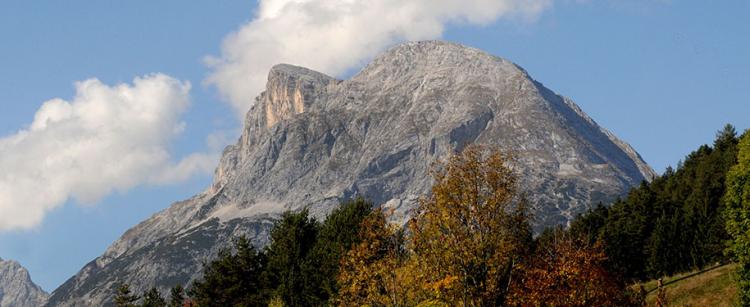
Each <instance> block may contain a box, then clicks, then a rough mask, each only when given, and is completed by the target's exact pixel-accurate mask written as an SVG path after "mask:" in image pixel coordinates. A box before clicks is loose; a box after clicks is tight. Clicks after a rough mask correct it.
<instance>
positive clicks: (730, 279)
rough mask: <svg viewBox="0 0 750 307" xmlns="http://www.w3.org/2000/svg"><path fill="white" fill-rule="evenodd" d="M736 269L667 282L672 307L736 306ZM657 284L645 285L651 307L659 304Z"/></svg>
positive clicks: (682, 276)
mask: <svg viewBox="0 0 750 307" xmlns="http://www.w3.org/2000/svg"><path fill="white" fill-rule="evenodd" d="M736 267H737V265H736V264H727V265H721V266H716V267H712V268H709V269H706V270H703V271H699V272H692V273H685V274H679V275H675V276H671V277H668V278H665V279H664V286H665V287H666V289H667V298H668V300H669V303H670V306H734V305H735V298H736V296H737V287H736V286H735V284H734V270H735V269H736ZM656 284H657V282H656V280H652V281H649V282H647V283H644V284H643V286H644V288H645V289H646V291H648V296H647V297H646V301H647V302H648V305H649V306H654V302H655V300H656V295H657V293H658V291H657V290H656Z"/></svg>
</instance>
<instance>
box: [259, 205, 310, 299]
mask: <svg viewBox="0 0 750 307" xmlns="http://www.w3.org/2000/svg"><path fill="white" fill-rule="evenodd" d="M319 230H320V224H319V223H318V222H317V221H316V220H315V219H314V218H312V217H310V216H309V212H308V210H307V209H303V210H302V211H300V212H286V213H284V214H283V215H282V217H281V220H279V221H278V222H276V224H275V225H274V228H273V230H272V231H271V244H270V245H268V247H267V248H266V255H267V257H268V273H269V276H270V278H271V282H272V284H273V285H274V286H275V290H274V294H275V295H276V296H278V297H279V298H281V299H282V300H283V301H284V303H285V304H286V305H288V306H311V305H318V304H321V303H322V302H320V301H319V298H318V296H317V295H316V292H317V288H318V286H319V285H318V281H317V280H315V278H314V276H315V275H316V274H315V270H317V268H316V267H315V265H314V263H313V262H312V261H311V259H310V257H309V255H310V254H311V252H312V250H313V247H314V246H315V242H316V240H317V236H318V232H319Z"/></svg>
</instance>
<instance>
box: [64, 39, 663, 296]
mask: <svg viewBox="0 0 750 307" xmlns="http://www.w3.org/2000/svg"><path fill="white" fill-rule="evenodd" d="M471 143H486V144H494V145H497V146H499V147H501V148H504V149H506V150H511V151H513V152H515V154H516V156H517V157H518V164H517V170H518V172H519V174H520V175H521V177H522V186H523V187H525V188H526V190H527V192H528V194H529V196H530V200H531V201H532V203H533V204H534V205H535V210H536V212H535V216H536V217H537V220H536V222H535V223H536V227H537V229H541V228H542V227H543V226H549V225H555V224H565V223H567V222H568V221H570V220H571V219H572V218H573V217H574V216H575V215H576V214H578V213H581V212H583V211H584V210H586V209H588V208H589V207H590V206H591V205H592V204H595V203H597V202H599V201H603V202H608V201H610V200H612V199H613V198H615V197H618V196H621V195H623V194H624V193H626V192H627V190H628V189H629V188H630V187H632V186H634V185H637V184H639V183H640V182H641V181H642V180H649V179H650V178H652V176H654V173H653V171H652V170H651V168H649V167H648V165H646V163H645V162H644V161H643V160H642V159H641V158H640V157H639V156H638V154H637V153H636V152H635V150H633V149H632V148H631V147H630V146H629V145H627V144H626V143H625V142H623V141H621V140H619V139H617V138H616V137H615V136H614V135H613V134H612V133H610V132H608V131H607V130H605V129H604V128H602V127H600V126H599V125H597V123H596V122H594V121H593V120H592V119H591V118H589V117H588V116H587V115H586V114H585V113H584V112H583V111H582V110H581V109H580V108H579V107H578V106H576V105H575V103H574V102H573V101H572V100H570V99H568V98H565V97H562V96H560V95H558V94H556V93H554V92H552V91H551V90H549V89H547V88H545V87H544V86H543V85H542V84H541V83H539V82H537V81H535V80H533V79H532V78H531V77H530V76H529V75H528V73H527V72H526V71H524V70H523V69H521V68H520V67H518V66H517V65H515V64H513V63H511V62H509V61H507V60H504V59H502V58H498V57H495V56H492V55H489V54H487V53H485V52H482V51H480V50H477V49H473V48H468V47H464V46H461V45H457V44H452V43H446V42H436V41H430V42H416V43H406V44H403V45H400V46H397V47H395V48H393V49H391V50H389V51H388V52H386V53H384V54H382V55H380V56H379V57H377V58H376V59H375V60H374V61H373V62H372V63H370V64H369V65H367V66H366V67H365V68H364V69H363V70H362V71H361V72H359V73H358V74H357V75H355V76H354V77H352V78H351V79H349V80H345V81H342V80H336V79H334V78H331V77H328V76H325V75H323V74H320V73H318V72H314V71H311V70H308V69H305V68H300V67H295V66H290V65H278V66H275V67H274V68H273V69H272V70H271V72H270V73H269V80H268V85H267V88H266V91H265V92H264V93H262V94H261V95H260V96H259V97H258V98H257V99H256V103H255V105H254V106H253V107H252V109H251V110H250V111H249V112H248V114H247V117H246V121H245V128H244V130H243V133H242V136H241V137H240V139H239V141H238V142H237V144H235V145H231V146H229V147H227V149H226V150H225V151H224V155H223V157H222V159H221V162H220V165H219V166H218V168H217V170H216V176H215V179H214V182H213V184H212V185H211V186H210V187H209V188H208V189H207V190H206V191H204V192H203V193H201V194H199V195H197V196H195V197H194V198H192V199H189V200H186V201H183V202H179V203H176V204H174V205H172V206H171V207H170V208H168V209H166V210H164V211H162V212H160V213H157V214H156V215H154V216H153V217H151V218H150V219H148V220H146V221H144V222H142V223H140V224H139V225H137V226H136V227H134V228H132V229H131V230H129V231H128V232H126V233H125V234H124V235H123V236H122V237H121V238H120V239H119V240H118V241H117V242H115V243H114V244H113V245H112V246H111V247H110V248H109V249H108V250H107V251H106V252H105V253H104V254H103V255H102V256H101V257H99V258H97V259H96V260H94V261H92V262H91V263H89V264H88V265H86V266H85V267H84V268H83V269H82V270H81V271H80V272H79V273H78V274H77V275H76V276H74V277H73V278H71V279H70V280H68V281H67V282H66V283H65V284H63V285H62V286H61V287H60V288H59V289H57V290H55V291H54V293H53V294H52V297H51V298H50V305H53V306H58V305H59V306H86V305H89V306H94V305H96V306H98V305H101V304H103V303H104V304H106V303H109V299H110V298H111V296H112V294H113V293H114V289H115V287H116V286H117V285H118V284H119V283H121V282H128V283H129V284H131V285H132V286H133V287H134V288H135V289H136V290H138V291H141V290H144V289H147V288H149V287H152V286H157V287H160V288H162V289H163V290H165V291H166V288H167V287H169V286H172V285H174V284H176V283H183V284H184V283H187V282H189V281H190V280H192V279H194V278H195V277H197V276H199V274H200V269H201V266H200V263H201V261H203V260H206V259H209V258H210V257H212V256H213V255H215V253H216V252H217V250H218V249H219V248H221V247H223V246H226V245H227V244H229V242H230V238H232V237H233V236H235V235H238V234H247V235H249V236H250V237H251V238H252V239H253V240H254V242H255V244H257V245H263V244H265V242H266V240H267V235H268V230H269V229H270V227H271V225H272V223H273V219H274V218H275V217H277V216H278V215H279V214H280V213H281V212H283V211H285V210H295V209H299V208H302V207H303V206H307V207H309V208H310V210H311V212H312V213H313V214H315V215H316V216H319V217H323V216H324V215H325V214H326V213H327V212H329V211H330V210H331V209H332V208H334V207H335V206H336V205H337V204H338V203H339V202H340V201H341V200H343V199H347V198H352V197H355V196H358V195H359V196H364V197H366V198H368V199H370V200H372V201H373V202H375V203H376V204H379V205H383V206H388V207H392V208H393V209H394V210H395V212H396V215H397V217H401V218H405V217H407V216H408V214H409V211H410V209H411V208H413V207H414V205H415V202H416V200H417V198H418V197H419V196H420V195H422V194H424V193H426V192H428V190H429V188H430V186H431V185H432V181H431V178H430V176H429V175H428V173H429V169H430V165H431V163H432V162H433V161H435V160H436V159H440V158H445V157H447V156H448V155H449V154H450V153H452V152H454V151H456V150H460V149H461V148H463V147H464V146H466V145H467V144H471Z"/></svg>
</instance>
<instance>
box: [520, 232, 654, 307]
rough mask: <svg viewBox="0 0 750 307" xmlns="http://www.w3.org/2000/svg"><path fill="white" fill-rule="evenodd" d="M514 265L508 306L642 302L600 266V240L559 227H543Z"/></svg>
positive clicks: (597, 304) (603, 255)
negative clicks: (580, 236) (576, 235)
mask: <svg viewBox="0 0 750 307" xmlns="http://www.w3.org/2000/svg"><path fill="white" fill-rule="evenodd" d="M536 245H537V246H536V249H535V250H534V251H533V252H532V253H531V254H530V255H529V258H527V261H525V262H524V263H523V264H522V265H520V266H519V268H518V274H517V276H518V278H517V279H516V280H515V282H514V283H513V284H512V285H511V291H510V294H509V296H508V300H507V303H508V304H507V305H510V306H643V302H642V301H641V298H639V297H637V296H636V295H635V293H632V294H631V293H629V291H628V289H627V288H626V286H625V284H624V283H621V282H619V281H618V280H617V279H615V278H614V276H612V275H611V274H610V273H609V272H607V271H606V270H605V269H604V261H605V260H606V259H607V256H606V255H605V254H604V250H603V248H602V245H601V244H600V243H596V244H589V243H588V242H587V241H585V240H581V239H578V238H574V237H573V236H572V235H571V234H569V233H567V232H565V231H563V230H562V229H555V230H551V231H547V232H545V233H544V234H542V236H541V237H540V238H538V239H537V241H536Z"/></svg>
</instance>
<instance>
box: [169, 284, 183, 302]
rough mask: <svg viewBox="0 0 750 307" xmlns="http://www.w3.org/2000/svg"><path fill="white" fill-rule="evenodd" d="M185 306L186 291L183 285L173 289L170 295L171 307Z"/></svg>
mask: <svg viewBox="0 0 750 307" xmlns="http://www.w3.org/2000/svg"><path fill="white" fill-rule="evenodd" d="M184 304H185V289H184V288H182V285H176V286H174V287H172V290H171V291H170V295H169V307H182V305H184Z"/></svg>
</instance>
